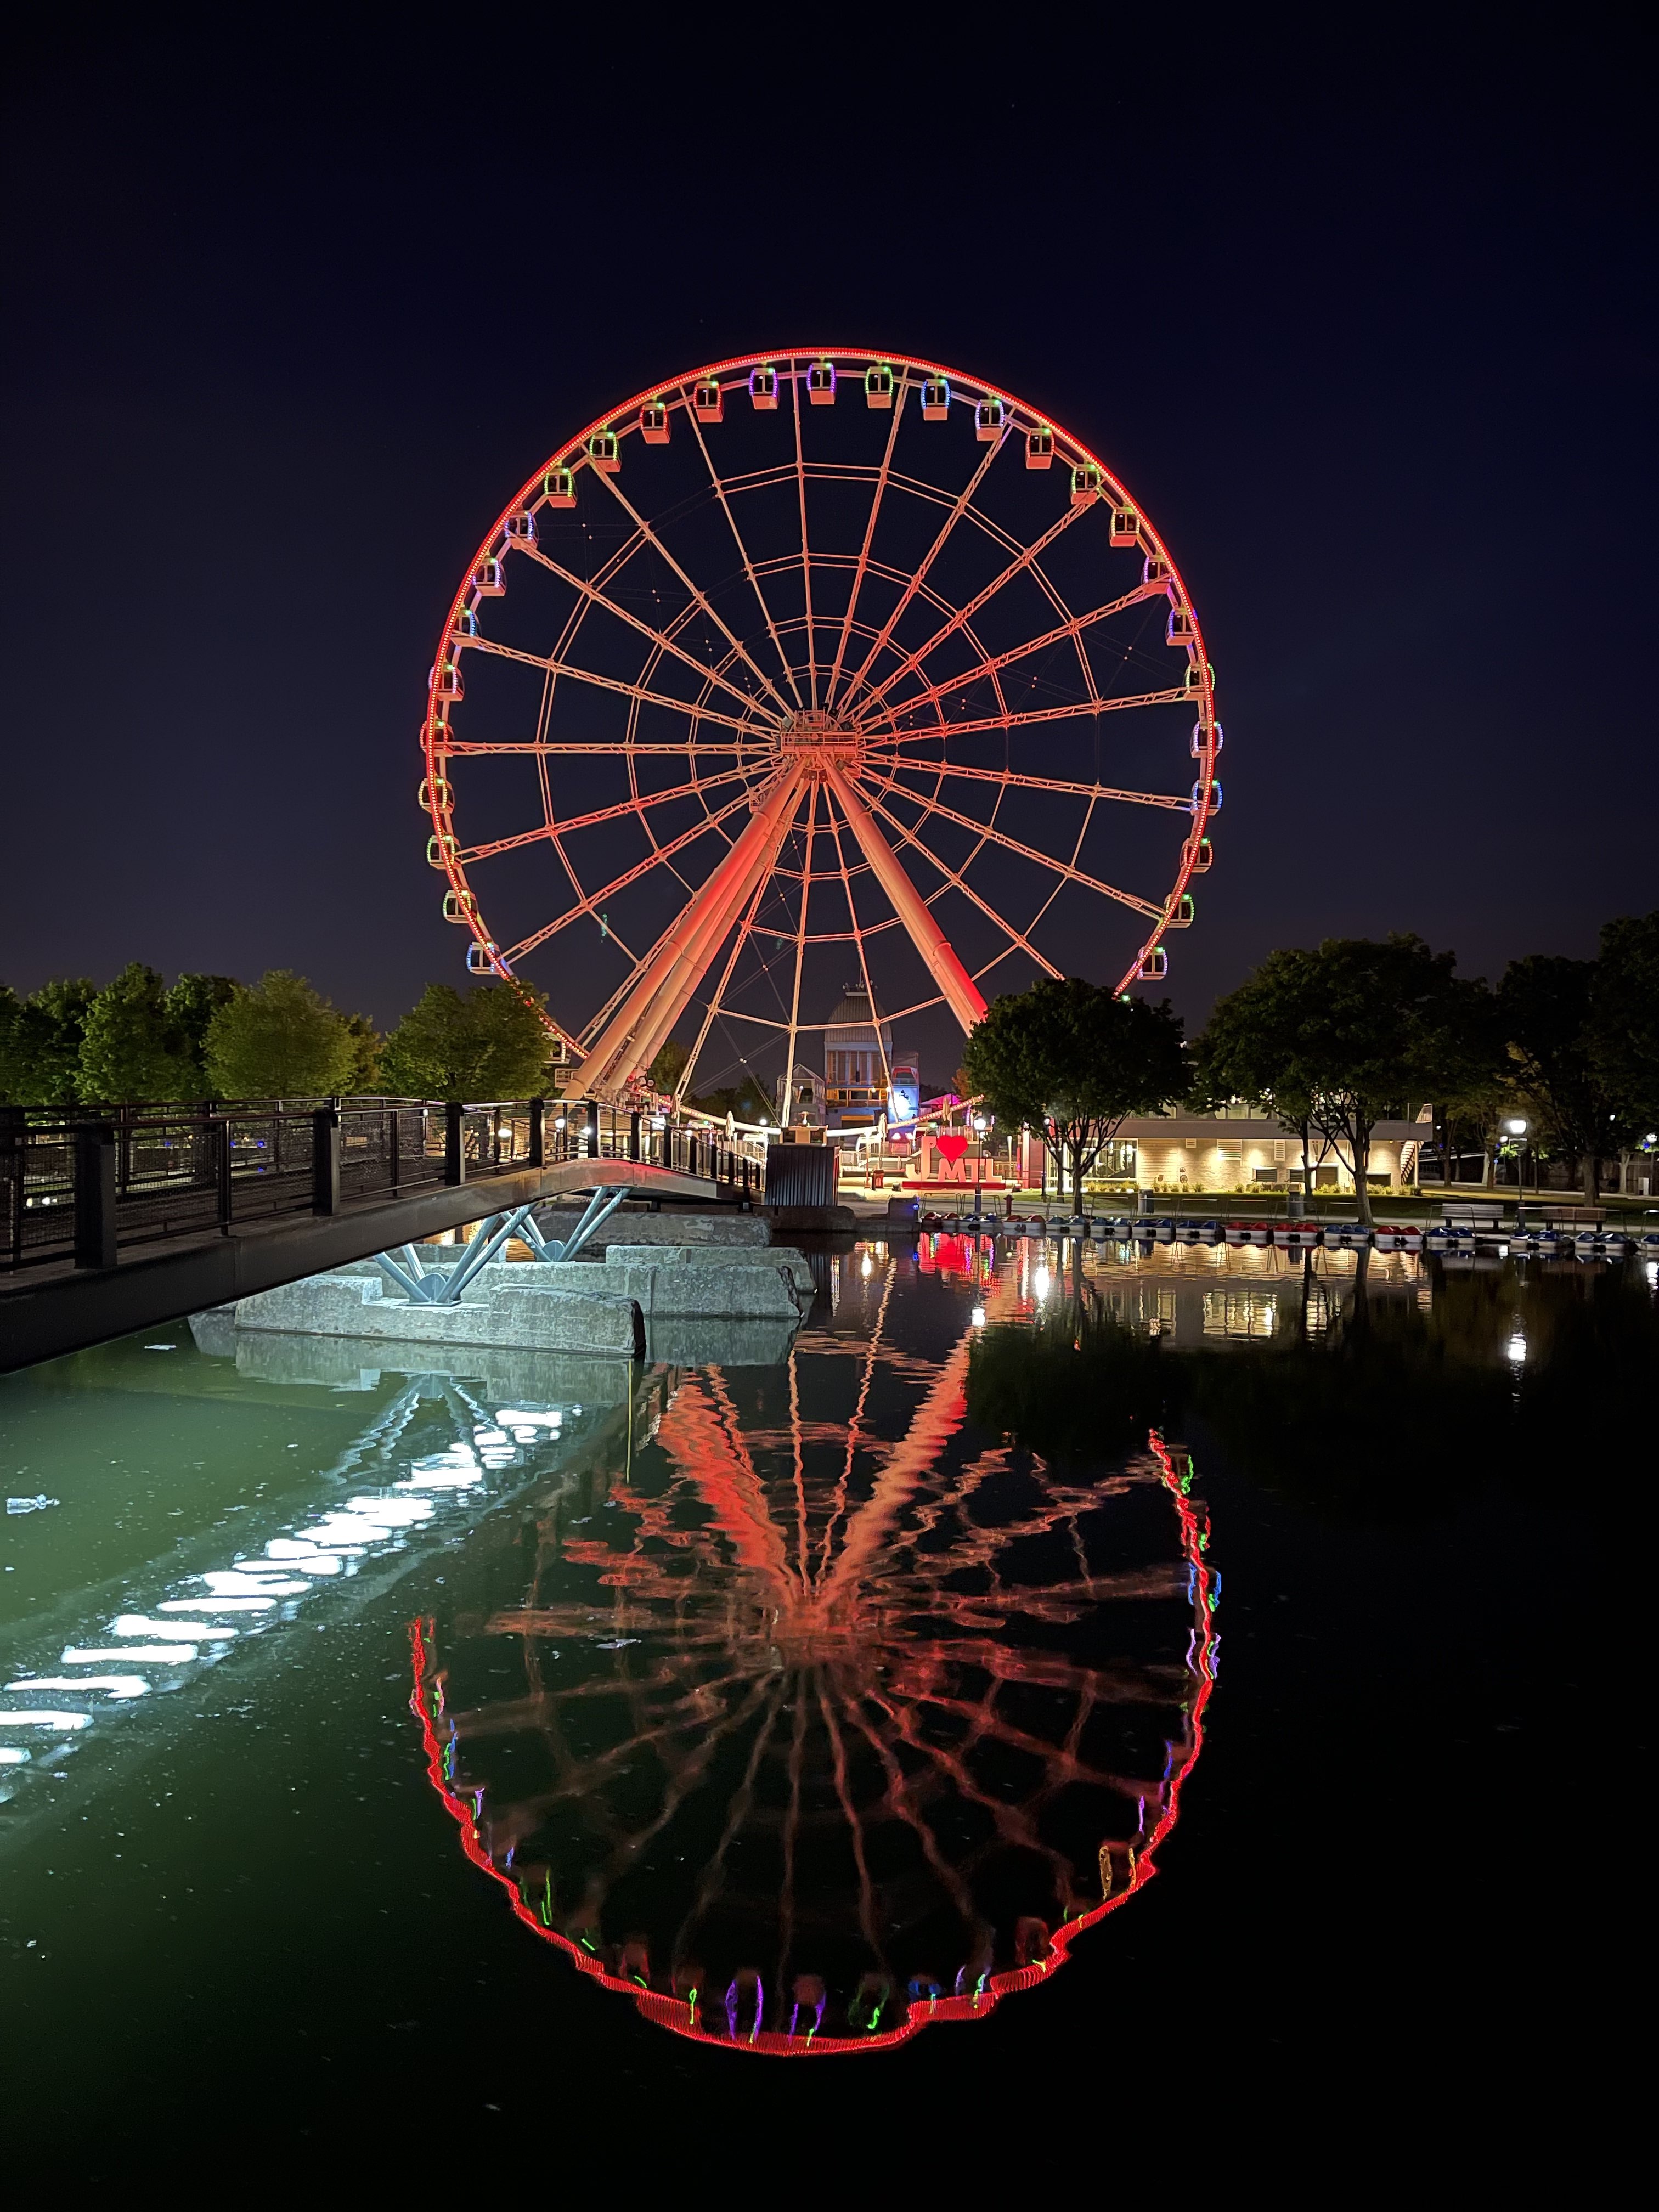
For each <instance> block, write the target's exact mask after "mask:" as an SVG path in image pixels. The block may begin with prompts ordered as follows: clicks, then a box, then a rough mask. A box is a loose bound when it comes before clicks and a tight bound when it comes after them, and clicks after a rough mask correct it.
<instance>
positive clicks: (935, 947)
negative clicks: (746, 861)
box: [829, 768, 985, 1030]
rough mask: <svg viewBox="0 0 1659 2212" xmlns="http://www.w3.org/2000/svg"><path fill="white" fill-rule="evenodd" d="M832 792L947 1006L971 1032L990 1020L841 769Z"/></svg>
mask: <svg viewBox="0 0 1659 2212" xmlns="http://www.w3.org/2000/svg"><path fill="white" fill-rule="evenodd" d="M829 787H830V788H831V790H832V791H833V792H834V793H835V794H836V801H837V803H838V805H840V807H841V811H842V813H843V814H844V815H845V816H846V817H847V826H848V829H851V831H852V833H853V835H854V837H856V838H857V840H858V842H859V849H860V851H861V852H862V854H864V857H865V859H866V860H868V862H869V863H870V869H871V872H872V875H873V876H874V877H875V878H876V881H877V882H878V884H880V885H881V887H882V889H883V890H884V891H885V892H886V894H887V896H888V900H889V902H890V904H891V906H892V909H893V911H894V913H895V914H896V915H897V916H898V918H899V920H900V921H902V923H903V924H904V927H905V928H906V929H907V930H908V932H909V933H910V939H911V942H912V943H913V944H914V945H915V948H916V950H917V951H918V952H920V953H921V957H922V958H923V959H924V960H925V961H926V962H927V970H928V973H929V974H930V975H932V976H933V981H935V982H936V983H937V984H938V985H939V989H940V990H941V991H942V992H943V993H944V994H945V1004H946V1006H949V1007H950V1009H951V1012H952V1013H953V1014H954V1015H955V1016H956V1018H957V1020H958V1021H959V1022H960V1023H961V1024H962V1026H963V1029H964V1030H971V1029H972V1028H973V1026H974V1024H975V1023H976V1022H981V1021H983V1020H984V1018H985V1001H984V1000H983V999H982V998H981V995H980V992H979V988H978V987H977V985H976V984H975V981H974V979H973V977H972V976H971V975H969V973H968V970H967V969H965V968H964V967H963V964H962V963H961V961H960V960H958V959H957V956H956V954H955V952H954V951H952V949H951V940H950V939H949V938H947V937H946V935H945V932H944V931H943V930H942V929H941V928H940V927H939V923H938V922H937V921H935V920H934V918H933V908H931V907H930V906H929V905H928V904H927V902H926V900H925V899H923V897H922V896H921V893H920V892H919V891H918V890H917V889H916V887H915V884H913V883H912V882H911V880H910V878H909V877H908V876H907V875H906V874H905V872H904V865H903V863H902V861H901V860H900V859H899V857H898V855H897V854H896V853H895V852H894V850H893V848H892V847H891V846H890V844H889V843H888V842H887V840H886V839H885V838H884V836H882V834H881V831H880V830H879V829H878V828H877V827H876V822H875V817H874V816H873V815H872V813H871V811H870V810H869V808H868V807H867V806H866V805H865V803H864V801H863V800H862V799H860V797H859V795H858V793H857V792H855V791H854V788H853V787H852V784H851V782H850V781H848V778H847V776H846V775H843V774H842V771H841V770H840V769H834V768H832V769H829Z"/></svg>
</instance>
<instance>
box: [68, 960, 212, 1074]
mask: <svg viewBox="0 0 1659 2212" xmlns="http://www.w3.org/2000/svg"><path fill="white" fill-rule="evenodd" d="M80 1068H81V1072H80V1088H81V1095H82V1097H83V1098H87V1099H95V1100H98V1101H100V1102H101V1103H105V1104H114V1103H117V1102H127V1101H137V1100H140V1099H148V1098H157V1099H161V1098H188V1097H191V1096H192V1094H195V1095H199V1092H200V1087H201V1086H200V1085H199V1083H198V1081H197V1074H198V1071H197V1065H196V1060H195V1056H194V1054H192V1053H191V1051H190V1049H189V1047H188V1045H187V1044H186V1042H185V1033H184V1030H183V1026H182V1024H180V1023H179V1020H178V1019H177V1018H176V1017H175V1015H174V1013H173V1010H172V1008H171V1007H170V1006H169V1005H168V994H167V991H166V989H165V988H164V987H163V985H162V982H161V977H160V976H159V975H157V974H156V972H155V969H153V968H147V967H146V966H145V965H144V963H143V961H142V960H131V961H129V962H128V963H127V965H126V966H125V968H124V969H122V970H121V972H120V974H119V975H118V976H117V977H116V978H115V980H114V981H113V982H111V983H106V984H105V986H104V987H103V989H102V990H101V991H100V992H99V994H98V995H97V997H96V998H95V999H94V1000H93V1002H92V1004H91V1006H89V1007H88V1010H87V1019H86V1027H85V1029H84V1030H83V1031H82V1036H81V1050H80Z"/></svg>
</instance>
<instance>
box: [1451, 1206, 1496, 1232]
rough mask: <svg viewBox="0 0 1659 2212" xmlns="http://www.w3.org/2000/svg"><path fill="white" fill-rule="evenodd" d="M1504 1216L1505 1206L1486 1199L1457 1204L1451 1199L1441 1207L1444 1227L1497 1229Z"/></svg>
mask: <svg viewBox="0 0 1659 2212" xmlns="http://www.w3.org/2000/svg"><path fill="white" fill-rule="evenodd" d="M1503 1218H1504V1209H1503V1207H1502V1206H1499V1205H1494V1204H1492V1202H1490V1201H1489V1200H1467V1201H1463V1202H1460V1203H1457V1204H1454V1203H1453V1202H1452V1201H1450V1200H1448V1201H1447V1202H1446V1203H1445V1204H1444V1205H1443V1206H1442V1207H1441V1209H1440V1225H1441V1227H1442V1228H1443V1229H1496V1228H1498V1226H1499V1225H1501V1223H1502V1221H1503Z"/></svg>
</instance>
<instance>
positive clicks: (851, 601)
mask: <svg viewBox="0 0 1659 2212" xmlns="http://www.w3.org/2000/svg"><path fill="white" fill-rule="evenodd" d="M909 392H910V379H909V377H908V375H904V376H901V377H900V378H899V380H898V389H897V390H896V392H894V394H893V410H892V413H893V420H892V422H891V423H890V426H889V428H888V432H887V450H886V452H885V453H884V454H883V455H882V457H881V468H880V471H879V472H878V475H877V477H876V488H875V490H874V492H873V493H872V495H871V499H870V516H869V520H868V521H867V522H866V524H865V526H864V543H863V544H862V545H861V546H860V549H859V558H858V566H857V568H854V571H853V582H852V586H851V590H850V592H849V594H848V601H847V612H846V614H845V615H844V616H843V617H842V625H841V636H840V639H839V641H837V643H836V663H835V666H834V667H833V668H832V669H831V670H830V671H829V680H828V681H827V682H826V684H824V687H823V703H824V705H825V706H826V707H830V708H833V707H834V705H835V703H836V684H839V683H840V681H841V667H842V661H843V660H844V659H846V657H847V647H848V641H849V640H850V639H851V637H852V635H853V618H854V616H855V615H856V614H857V612H858V605H859V593H860V592H861V591H862V590H863V588H864V579H865V577H866V574H868V572H869V568H870V549H871V547H872V545H873V544H875V540H876V522H877V519H878V516H879V515H880V513H881V503H882V501H883V499H884V496H885V495H886V491H887V486H888V483H889V480H890V477H891V475H892V471H893V448H894V447H895V445H896V443H897V442H898V432H899V422H900V419H901V418H902V416H903V413H904V403H905V400H906V399H907V398H908V396H909Z"/></svg>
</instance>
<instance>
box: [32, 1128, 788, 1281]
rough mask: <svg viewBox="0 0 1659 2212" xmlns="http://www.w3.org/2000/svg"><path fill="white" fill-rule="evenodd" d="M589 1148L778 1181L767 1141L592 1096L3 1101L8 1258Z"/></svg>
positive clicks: (503, 1168) (689, 1171)
mask: <svg viewBox="0 0 1659 2212" xmlns="http://www.w3.org/2000/svg"><path fill="white" fill-rule="evenodd" d="M580 1159H610V1160H618V1159H625V1160H631V1161H639V1162H642V1163H647V1164H652V1165H654V1166H657V1167H661V1168H666V1169H670V1170H674V1171H676V1172H678V1173H679V1174H682V1175H687V1176H696V1177H699V1178H707V1179H708V1180H710V1181H712V1182H715V1183H717V1184H722V1185H725V1186H726V1187H727V1188H730V1189H732V1191H733V1192H735V1193H737V1194H741V1195H743V1196H745V1197H748V1198H750V1200H757V1199H758V1198H759V1197H760V1196H761V1195H762V1194H763V1189H764V1185H765V1167H764V1160H763V1158H756V1157H755V1152H754V1148H753V1147H752V1146H745V1145H744V1144H742V1143H738V1144H728V1143H725V1142H722V1141H721V1140H720V1139H719V1138H718V1137H717V1136H716V1135H715V1134H714V1133H711V1132H708V1131H691V1130H687V1129H684V1128H681V1127H673V1126H669V1127H662V1128H658V1127H653V1124H652V1121H651V1117H649V1116H647V1115H633V1114H629V1113H625V1112H622V1111H618V1110H613V1109H611V1108H609V1107H599V1106H595V1105H590V1104H588V1103H586V1102H581V1103H575V1104H572V1103H568V1102H564V1101H555V1102H544V1101H543V1100H541V1099H527V1100H526V1099H513V1100H507V1101H499V1100H498V1101H495V1102H492V1103H485V1104H468V1105H454V1104H449V1105H445V1104H441V1103H437V1104H435V1103H432V1102H430V1101H423V1100H419V1099H390V1098H382V1099H357V1098H353V1099H342V1100H338V1101H332V1102H329V1103H325V1104H322V1105H318V1106H311V1107H298V1106H290V1105H284V1104H283V1103H280V1102H265V1101H258V1102H254V1103H247V1104H230V1105H227V1106H224V1107H221V1108H216V1109H212V1110H203V1109H196V1108H189V1107H177V1108H168V1107H155V1108H150V1109H145V1110H143V1112H134V1111H131V1110H130V1109H96V1110H94V1112H92V1113H89V1114H88V1115H80V1114H76V1115H65V1116H64V1117H63V1118H62V1119H60V1120H55V1119H52V1118H50V1117H46V1116H43V1115H40V1113H38V1112H34V1111H31V1112H29V1113H27V1114H23V1113H20V1112H18V1111H17V1110H16V1109H3V1110H0V1270H6V1271H11V1270H15V1269H17V1268H19V1267H32V1266H42V1265H46V1264H47V1263H50V1262H52V1261H64V1260H71V1259H72V1260H73V1261H75V1262H76V1264H77V1265H78V1266H81V1267H112V1266H113V1265H114V1264H115V1258H116V1254H117V1252H118V1250H126V1249H131V1248H132V1247H134V1246H135V1245H145V1244H151V1243H161V1242H165V1241H167V1240H169V1239H174V1238H179V1237H198V1236H201V1235H204V1234H210V1233H212V1232H213V1231H216V1230H217V1231H223V1232H225V1233H228V1232H229V1231H230V1230H232V1229H233V1228H234V1226H236V1225H238V1224H239V1223H252V1222H258V1221H260V1220H264V1219H270V1218H274V1217H276V1216H279V1215H283V1214H301V1213H333V1212H337V1211H339V1210H340V1209H341V1208H342V1207H343V1206H351V1205H353V1204H356V1203H362V1202H363V1201H365V1200H374V1199H377V1198H380V1199H384V1198H388V1197H396V1196H401V1195H403V1194H406V1193H411V1192H415V1191H417V1190H420V1189H422V1188H426V1187H428V1186H437V1185H443V1184H451V1185H453V1184H457V1183H463V1182H471V1181H473V1180H474V1179H475V1178H479V1179H485V1178H488V1177H489V1176H497V1175H505V1174H513V1173H521V1172H522V1171H523V1170H526V1168H535V1167H543V1166H554V1165H556V1164H560V1163H562V1162H566V1161H571V1160H580Z"/></svg>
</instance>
